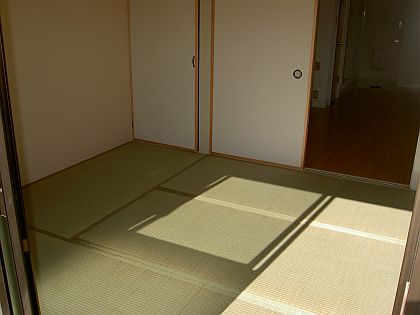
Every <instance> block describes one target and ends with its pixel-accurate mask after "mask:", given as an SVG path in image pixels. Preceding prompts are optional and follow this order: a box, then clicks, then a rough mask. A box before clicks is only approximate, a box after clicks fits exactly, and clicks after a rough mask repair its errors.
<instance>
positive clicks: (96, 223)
mask: <svg viewBox="0 0 420 315" xmlns="http://www.w3.org/2000/svg"><path fill="white" fill-rule="evenodd" d="M197 154H199V153H197ZM207 157H208V155H204V156H202V157H200V158H199V159H197V160H196V161H194V162H193V163H191V164H188V166H186V167H184V168H182V169H181V170H180V171H178V172H176V173H175V174H174V175H172V176H170V177H168V178H166V179H165V180H163V181H162V182H160V183H159V184H157V185H154V186H153V187H151V188H150V189H148V190H147V191H145V192H144V193H142V194H140V195H139V196H137V197H136V198H134V199H132V200H130V201H129V202H127V203H125V204H124V205H122V206H120V207H118V208H117V209H115V210H114V211H112V212H111V213H109V214H107V215H106V216H103V217H102V218H100V219H98V220H97V221H95V222H94V223H92V224H90V225H89V226H87V227H86V228H84V229H82V230H81V231H79V232H77V233H75V234H73V235H72V236H70V237H69V238H70V239H75V238H78V237H79V236H81V235H83V234H85V233H86V232H88V231H90V230H91V229H93V228H94V227H96V226H98V225H99V224H101V223H102V222H104V221H105V220H107V219H109V218H110V217H113V216H114V215H116V214H118V213H119V212H121V211H122V210H124V209H125V208H126V207H128V206H129V205H131V204H133V203H135V202H136V201H138V200H140V199H141V198H143V197H144V196H146V195H147V194H149V193H151V192H152V191H153V190H156V189H158V188H159V187H161V186H162V185H164V184H166V183H167V182H169V181H170V180H172V179H174V178H175V177H177V176H179V175H181V174H182V173H183V172H185V171H187V170H188V169H190V168H191V167H193V166H195V165H197V164H198V163H200V162H201V161H203V160H204V159H206V158H207Z"/></svg>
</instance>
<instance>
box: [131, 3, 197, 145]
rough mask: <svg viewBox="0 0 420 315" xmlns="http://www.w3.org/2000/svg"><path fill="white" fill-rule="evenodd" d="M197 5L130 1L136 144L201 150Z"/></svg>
mask: <svg viewBox="0 0 420 315" xmlns="http://www.w3.org/2000/svg"><path fill="white" fill-rule="evenodd" d="M196 2H197V1H196V0H177V1H174V0H132V1H131V8H130V9H131V10H130V11H131V40H132V47H131V49H132V50H131V51H132V52H131V53H132V67H133V68H132V76H133V111H134V112H133V115H134V136H135V138H136V139H140V140H146V141H151V142H156V143H162V144H167V145H172V146H177V147H182V148H188V149H194V150H195V149H197V147H196V146H197V141H196V138H197V135H196V129H197V128H196V127H197V126H196V124H197V121H196V114H197V113H196V106H197V103H196V71H197V58H196V53H197V52H196V47H197V46H196V45H197V40H196V37H197V22H196V9H197V4H196ZM193 58H195V60H193ZM193 63H194V64H195V65H196V66H195V67H194V65H193Z"/></svg>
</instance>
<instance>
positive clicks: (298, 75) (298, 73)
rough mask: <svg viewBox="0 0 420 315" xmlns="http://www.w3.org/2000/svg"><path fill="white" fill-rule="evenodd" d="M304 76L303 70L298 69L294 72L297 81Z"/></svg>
mask: <svg viewBox="0 0 420 315" xmlns="http://www.w3.org/2000/svg"><path fill="white" fill-rule="evenodd" d="M302 76H303V72H302V70H299V69H296V70H295V71H293V77H294V78H295V79H300V78H301V77H302Z"/></svg>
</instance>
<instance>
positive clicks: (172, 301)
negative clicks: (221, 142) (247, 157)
mask: <svg viewBox="0 0 420 315" xmlns="http://www.w3.org/2000/svg"><path fill="white" fill-rule="evenodd" d="M24 195H25V202H26V208H27V210H28V219H29V222H30V226H31V246H32V254H33V260H34V265H35V267H34V268H35V276H36V281H37V288H38V294H39V298H40V303H41V308H42V311H43V314H153V315H155V314H194V315H199V314H287V315H288V314H340V315H344V314H363V315H367V314H378V315H385V314H391V310H392V306H393V299H394V295H395V292H396V287H397V283H398V277H399V270H400V267H401V263H402V259H403V254H404V247H405V240H406V237H407V233H408V227H409V222H410V217H411V211H410V210H411V209H412V205H413V201H414V192H411V191H408V190H403V189H397V188H390V187H382V186H375V185H371V184H366V183H360V182H355V181H349V180H345V179H339V178H333V177H326V176H322V175H317V174H310V173H304V172H295V171H289V170H284V169H279V168H272V167H268V166H261V165H256V164H250V163H246V162H240V161H234V160H229V159H224V158H219V157H212V156H204V155H200V154H195V153H189V152H183V151H177V150H173V149H168V148H163V147H159V146H153V145H146V144H141V143H138V142H132V143H129V144H127V145H124V146H122V147H120V148H117V149H115V150H113V151H110V152H108V153H105V154H103V155H101V156H99V157H97V158H94V159H92V160H89V161H87V162H84V163H82V164H79V165H77V166H75V167H73V168H70V169H68V170H65V171H63V172H61V173H58V174H56V175H54V176H51V177H48V178H46V179H44V180H42V181H40V182H37V183H35V184H33V185H31V186H29V187H27V188H25V190H24Z"/></svg>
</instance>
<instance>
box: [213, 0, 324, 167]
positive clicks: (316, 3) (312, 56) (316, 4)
mask: <svg viewBox="0 0 420 315" xmlns="http://www.w3.org/2000/svg"><path fill="white" fill-rule="evenodd" d="M318 13H319V0H314V16H313V26H312V40H311V52H310V64H309V71H310V77H309V80H308V88H307V100H306V111H305V122H304V137H303V142H302V155H301V162H300V166H299V167H296V166H290V165H285V164H280V163H273V162H267V161H262V160H256V159H251V158H246V157H242V156H236V155H229V154H225V153H220V152H215V151H214V150H213V122H214V73H215V71H214V62H215V24H216V22H215V20H216V0H212V2H211V61H210V131H209V137H210V139H209V149H208V151H209V153H210V155H213V156H220V157H226V158H230V159H235V160H240V161H246V162H251V163H257V164H262V165H268V166H274V167H278V168H284V169H290V170H301V171H303V170H304V167H305V156H306V145H307V137H308V124H309V113H310V106H311V98H312V97H311V95H312V93H311V91H312V86H313V77H314V75H313V66H314V62H315V44H316V34H317V28H318V16H319V14H318Z"/></svg>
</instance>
